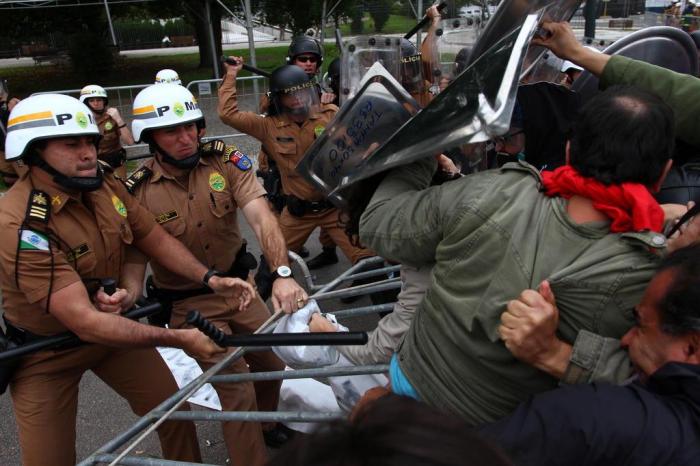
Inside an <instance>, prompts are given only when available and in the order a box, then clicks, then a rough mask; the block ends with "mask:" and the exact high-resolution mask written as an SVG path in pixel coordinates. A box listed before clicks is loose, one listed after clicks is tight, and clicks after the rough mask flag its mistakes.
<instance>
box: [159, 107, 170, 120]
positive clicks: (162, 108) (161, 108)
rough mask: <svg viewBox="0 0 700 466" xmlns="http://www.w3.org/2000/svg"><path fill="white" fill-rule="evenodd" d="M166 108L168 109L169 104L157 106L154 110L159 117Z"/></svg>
mask: <svg viewBox="0 0 700 466" xmlns="http://www.w3.org/2000/svg"><path fill="white" fill-rule="evenodd" d="M168 110H170V106H169V105H163V106H162V107H158V108H157V109H156V112H157V113H158V116H159V117H162V116H163V115H164V114H165V112H167V111H168Z"/></svg>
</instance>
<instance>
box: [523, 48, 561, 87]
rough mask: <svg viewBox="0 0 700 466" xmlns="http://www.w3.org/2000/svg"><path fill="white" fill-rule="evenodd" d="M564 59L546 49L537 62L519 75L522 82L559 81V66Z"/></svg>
mask: <svg viewBox="0 0 700 466" xmlns="http://www.w3.org/2000/svg"><path fill="white" fill-rule="evenodd" d="M562 64H564V60H562V59H561V58H559V57H557V56H556V55H554V54H553V53H552V52H550V51H546V52H545V53H544V54H543V55H542V56H541V57H540V58H539V60H537V62H536V63H535V64H534V65H533V66H531V67H530V68H529V69H528V70H526V71H525V72H524V73H523V74H522V77H521V83H522V84H533V83H539V82H543V81H544V82H550V83H558V82H559V81H561V79H560V78H561V75H562V72H561V66H562Z"/></svg>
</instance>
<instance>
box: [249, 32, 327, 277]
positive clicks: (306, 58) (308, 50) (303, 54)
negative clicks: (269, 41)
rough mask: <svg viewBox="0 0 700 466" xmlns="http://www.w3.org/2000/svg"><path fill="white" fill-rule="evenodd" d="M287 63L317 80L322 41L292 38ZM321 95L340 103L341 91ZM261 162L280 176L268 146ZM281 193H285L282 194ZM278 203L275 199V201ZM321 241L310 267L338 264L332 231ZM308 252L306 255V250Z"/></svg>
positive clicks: (323, 100) (268, 172)
mask: <svg viewBox="0 0 700 466" xmlns="http://www.w3.org/2000/svg"><path fill="white" fill-rule="evenodd" d="M285 60H286V62H287V64H289V65H296V66H298V67H299V68H301V69H302V70H304V73H306V74H307V76H309V79H313V80H314V81H315V80H316V79H317V76H318V73H319V71H320V70H321V65H322V64H323V47H322V46H321V43H320V42H319V41H317V40H316V39H314V38H312V37H309V36H307V35H301V36H296V37H294V38H293V39H292V41H291V43H290V44H289V48H288V49H287V57H286V58H285ZM317 89H318V91H319V95H320V97H321V103H323V104H330V103H332V104H336V105H337V102H338V93H337V92H336V93H335V94H334V93H329V92H322V89H321V87H320V86H319V87H317ZM269 105H270V102H269V100H268V98H267V96H264V97H263V98H262V99H261V102H260V109H261V112H267V110H268V108H269ZM258 164H259V166H260V169H261V171H262V172H263V173H264V174H266V175H267V177H271V175H272V176H274V175H277V176H279V174H278V173H275V171H279V170H278V169H277V167H275V166H274V161H273V162H272V163H269V158H268V156H267V154H266V153H265V148H264V147H262V148H261V149H260V154H259V155H258ZM272 182H274V181H272ZM280 194H281V193H280ZM273 204H274V201H273ZM318 240H319V242H320V243H321V248H322V251H321V253H320V254H318V255H317V256H315V257H313V258H312V259H310V260H309V261H308V262H307V265H308V267H309V269H311V270H314V269H318V268H321V267H325V266H327V265H331V264H336V263H337V262H338V255H337V253H336V247H335V243H334V242H333V239H332V238H331V237H330V235H329V234H328V232H327V231H326V230H325V229H323V228H321V231H320V233H319V235H318ZM300 252H301V253H302V254H301V256H302V257H306V256H308V251H306V248H304V246H303V245H302V246H301V248H300ZM304 252H305V253H306V254H303V253H304ZM260 278H261V276H260V275H259V276H258V286H259V287H260V288H265V285H264V279H263V280H262V281H261V279H260Z"/></svg>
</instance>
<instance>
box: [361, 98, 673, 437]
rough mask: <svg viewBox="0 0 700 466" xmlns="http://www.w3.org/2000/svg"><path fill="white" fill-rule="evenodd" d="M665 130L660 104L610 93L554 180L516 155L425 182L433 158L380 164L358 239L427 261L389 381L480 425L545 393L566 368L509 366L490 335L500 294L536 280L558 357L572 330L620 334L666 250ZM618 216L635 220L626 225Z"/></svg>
mask: <svg viewBox="0 0 700 466" xmlns="http://www.w3.org/2000/svg"><path fill="white" fill-rule="evenodd" d="M651 128H654V129H655V130H654V131H651ZM657 130H658V131H657ZM672 133H673V117H672V112H671V110H670V108H668V106H666V105H665V104H664V103H663V102H662V101H661V100H660V99H658V98H656V97H655V96H653V95H651V94H648V93H645V92H643V91H638V90H635V89H632V88H625V89H615V90H613V92H606V93H603V94H601V95H599V96H598V97H596V98H595V99H593V100H592V101H591V103H589V105H588V106H587V107H586V108H585V109H583V110H582V118H581V120H580V123H579V126H578V127H577V131H576V135H575V137H574V138H573V140H572V142H571V146H570V147H571V149H570V150H569V151H568V153H569V155H568V157H567V158H568V159H570V160H571V164H570V165H567V166H565V167H561V168H560V169H558V170H556V171H554V172H549V173H550V174H549V175H547V174H543V175H540V173H539V172H538V171H537V170H535V169H534V168H533V167H531V166H529V165H527V164H525V163H513V164H507V165H505V166H504V167H503V168H502V169H501V170H498V171H489V172H483V173H479V174H476V175H472V176H469V177H465V178H463V179H462V180H458V181H454V182H452V183H448V184H446V185H443V186H440V187H432V188H428V189H425V188H426V187H427V186H428V183H429V181H430V178H431V176H432V173H433V172H434V169H435V162H434V161H433V160H423V161H420V162H417V163H414V164H411V165H408V166H404V167H400V168H398V169H396V170H394V171H393V172H391V173H389V174H388V175H387V176H386V178H385V179H384V181H383V182H382V184H381V185H380V187H379V188H378V189H377V191H376V192H375V194H374V196H373V198H372V200H371V202H370V204H369V206H368V208H367V210H366V211H365V213H364V215H363V216H362V220H361V227H360V239H361V241H362V243H363V244H365V245H366V246H368V247H370V248H372V249H374V250H375V251H377V252H378V253H379V254H381V255H382V256H383V257H386V258H388V259H391V260H395V261H398V262H402V263H407V264H409V265H413V266H420V265H422V264H426V263H431V262H433V261H435V263H436V264H435V266H434V269H433V276H432V281H431V287H430V288H429V289H428V292H427V293H426V297H425V300H424V301H423V303H422V304H421V307H420V308H419V310H418V312H417V314H416V318H415V320H414V323H413V324H412V326H411V328H410V330H409V332H408V334H407V336H406V338H405V340H404V342H403V344H402V346H401V347H400V349H399V352H398V357H397V358H395V360H393V361H392V372H391V376H392V386H393V387H394V389H395V390H397V391H399V393H404V394H411V395H413V396H416V397H417V398H420V399H422V400H424V401H426V402H428V403H429V404H432V405H435V406H440V407H442V408H445V409H448V410H451V411H454V412H457V413H459V414H460V415H462V416H463V417H464V418H465V419H466V420H467V421H468V422H470V423H473V424H478V423H483V422H489V421H493V420H495V419H498V418H500V417H502V416H504V415H506V414H508V413H509V412H510V411H511V410H512V409H513V408H514V407H515V406H516V405H517V404H518V403H519V402H521V401H523V400H524V399H526V398H527V397H528V396H529V395H531V394H534V393H539V392H542V391H545V390H548V389H551V388H554V387H555V386H556V385H557V383H558V378H562V377H564V378H566V374H564V373H563V372H564V371H565V370H566V368H563V370H562V368H555V367H547V363H548V361H542V366H540V367H538V368H535V367H532V366H530V365H528V364H524V363H521V362H519V361H517V360H516V359H515V358H514V357H513V355H512V354H511V353H510V352H509V351H508V349H507V348H506V347H505V345H504V344H503V342H501V341H500V337H501V335H500V334H499V331H498V327H499V325H500V316H501V314H502V313H503V311H504V310H505V307H506V304H507V302H508V301H509V300H511V299H514V298H515V297H517V296H518V295H519V294H520V292H521V291H522V290H524V289H528V288H530V289H532V288H537V286H538V284H539V283H540V282H542V281H543V280H545V279H546V280H548V281H549V283H550V285H551V288H552V289H553V290H554V293H555V294H556V296H557V304H558V307H559V312H560V319H559V327H558V328H559V336H560V337H561V338H562V340H563V341H564V342H566V345H564V344H562V345H559V346H557V348H556V351H557V354H558V355H559V352H561V354H563V355H564V358H565V360H568V359H569V358H570V357H571V352H572V349H571V346H570V344H571V343H573V342H574V341H575V339H576V337H577V335H578V334H579V332H580V331H581V330H586V331H589V332H592V333H595V334H599V335H602V336H604V337H611V338H619V337H620V336H621V335H623V334H624V333H625V332H626V331H627V330H628V329H629V328H630V327H631V326H632V324H633V317H632V312H631V309H632V307H633V306H634V304H636V302H637V301H638V300H639V299H640V298H641V294H642V291H643V289H644V287H645V286H646V284H647V283H648V281H649V279H650V277H651V275H652V273H653V271H654V269H655V268H656V265H657V261H658V255H657V254H656V253H655V252H654V251H656V250H662V249H664V248H665V246H666V239H665V237H664V236H663V234H662V233H661V231H662V227H663V219H664V214H663V211H662V210H661V208H660V207H659V205H658V204H657V203H656V201H655V200H654V199H653V197H652V196H651V194H650V192H649V190H650V189H653V188H654V187H657V186H658V185H660V183H661V181H662V180H663V178H664V176H665V173H666V172H667V170H668V169H669V168H670V166H671V161H670V156H671V150H672V147H673V136H672ZM543 176H544V177H545V178H544V179H543ZM623 183H624V184H623ZM543 186H544V188H545V189H546V190H547V191H548V194H543V193H542V192H541V190H542V187H543ZM572 186H573V187H575V188H574V189H573V191H571V190H569V188H570V187H572ZM567 190H569V191H567ZM623 193H625V194H623ZM592 199H593V200H592ZM594 202H595V204H596V206H595V207H594ZM601 205H608V207H611V206H612V209H610V208H604V207H601ZM611 210H617V211H619V212H618V213H617V214H613V213H611ZM603 211H605V212H608V213H609V215H611V216H612V217H613V219H612V223H611V221H610V219H609V218H608V217H609V215H606V214H604V213H603ZM620 212H625V214H624V215H623V216H626V217H628V218H629V219H636V220H630V222H627V223H626V224H624V225H623V224H622V223H620V218H617V215H619V213H620ZM642 218H644V219H645V220H644V221H641V222H640V221H639V220H640V219H642ZM623 223H624V222H623ZM611 229H612V232H611ZM538 369H542V370H538ZM544 371H549V372H551V373H553V375H555V376H556V377H552V376H550V375H547V374H545V372H544Z"/></svg>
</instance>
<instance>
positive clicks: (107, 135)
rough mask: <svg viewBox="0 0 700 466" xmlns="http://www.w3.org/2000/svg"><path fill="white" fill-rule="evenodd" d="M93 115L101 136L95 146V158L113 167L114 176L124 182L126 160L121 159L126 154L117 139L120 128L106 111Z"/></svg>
mask: <svg viewBox="0 0 700 466" xmlns="http://www.w3.org/2000/svg"><path fill="white" fill-rule="evenodd" d="M93 115H94V116H95V123H96V124H97V128H98V129H99V130H100V135H101V137H100V142H99V145H98V146H97V158H98V159H100V160H102V161H104V162H107V163H108V164H110V165H111V166H112V167H114V168H115V170H114V173H115V175H117V176H118V177H119V178H121V179H122V180H124V179H126V163H125V162H126V160H125V159H124V158H123V157H125V156H126V152H124V148H123V147H122V143H121V140H120V139H119V134H120V132H119V130H120V127H119V125H118V124H117V122H116V121H115V120H114V118H112V116H111V115H109V114H108V113H107V111H106V110H105V111H104V112H102V113H101V114H96V113H94V112H93ZM122 127H123V126H122Z"/></svg>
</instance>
